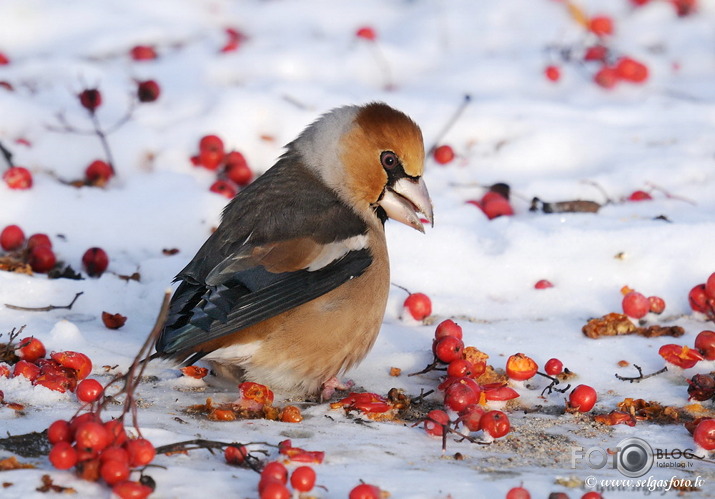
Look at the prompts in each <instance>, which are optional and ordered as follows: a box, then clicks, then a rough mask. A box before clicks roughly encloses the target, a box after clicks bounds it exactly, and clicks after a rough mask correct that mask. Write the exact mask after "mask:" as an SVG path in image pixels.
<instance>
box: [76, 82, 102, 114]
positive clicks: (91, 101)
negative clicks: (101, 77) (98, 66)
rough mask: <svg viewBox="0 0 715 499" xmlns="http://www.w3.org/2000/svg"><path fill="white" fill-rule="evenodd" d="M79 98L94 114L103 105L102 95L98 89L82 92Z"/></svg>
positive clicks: (83, 105)
mask: <svg viewBox="0 0 715 499" xmlns="http://www.w3.org/2000/svg"><path fill="white" fill-rule="evenodd" d="M78 97H79V103H80V104H81V105H82V107H83V108H85V109H86V110H87V111H89V112H90V113H94V112H95V110H96V109H97V108H98V107H99V106H101V105H102V94H101V92H100V91H99V90H97V89H96V88H88V89H86V90H82V92H81V93H80V94H79V96H78Z"/></svg>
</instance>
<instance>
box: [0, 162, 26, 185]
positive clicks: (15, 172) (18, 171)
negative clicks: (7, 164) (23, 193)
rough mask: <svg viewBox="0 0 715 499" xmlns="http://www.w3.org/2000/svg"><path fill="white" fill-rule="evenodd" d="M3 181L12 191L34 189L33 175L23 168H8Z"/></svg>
mask: <svg viewBox="0 0 715 499" xmlns="http://www.w3.org/2000/svg"><path fill="white" fill-rule="evenodd" d="M2 179H3V180H4V181H5V183H6V184H7V186H8V187H9V188H10V189H19V190H22V189H29V188H30V187H32V173H30V170H28V169H27V168H23V167H22V166H13V167H12V168H8V169H7V170H5V173H3V175H2Z"/></svg>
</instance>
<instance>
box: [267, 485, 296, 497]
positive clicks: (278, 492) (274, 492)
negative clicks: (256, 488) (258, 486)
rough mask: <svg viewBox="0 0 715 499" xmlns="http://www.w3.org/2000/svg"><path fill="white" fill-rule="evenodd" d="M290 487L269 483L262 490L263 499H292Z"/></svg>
mask: <svg viewBox="0 0 715 499" xmlns="http://www.w3.org/2000/svg"><path fill="white" fill-rule="evenodd" d="M290 497H291V493H290V490H288V487H286V486H285V485H283V484H282V483H279V482H268V483H266V484H265V485H264V487H263V489H262V490H261V499H290Z"/></svg>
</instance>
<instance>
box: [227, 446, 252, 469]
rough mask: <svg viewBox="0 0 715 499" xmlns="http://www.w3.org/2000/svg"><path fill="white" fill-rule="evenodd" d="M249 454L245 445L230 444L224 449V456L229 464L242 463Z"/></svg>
mask: <svg viewBox="0 0 715 499" xmlns="http://www.w3.org/2000/svg"><path fill="white" fill-rule="evenodd" d="M247 455H248V451H247V450H246V448H245V447H244V446H243V445H240V446H235V445H229V446H228V447H226V448H225V449H224V450H223V457H224V459H226V462H227V463H228V464H242V463H243V462H244V461H245V460H246V456H247Z"/></svg>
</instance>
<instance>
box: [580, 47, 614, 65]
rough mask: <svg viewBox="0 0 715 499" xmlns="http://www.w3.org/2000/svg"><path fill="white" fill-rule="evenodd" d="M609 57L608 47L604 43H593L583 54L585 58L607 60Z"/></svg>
mask: <svg viewBox="0 0 715 499" xmlns="http://www.w3.org/2000/svg"><path fill="white" fill-rule="evenodd" d="M607 57H608V48H606V47H604V46H603V45H593V46H591V47H588V48H587V49H586V53H585V54H584V55H583V60H584V61H599V62H605V61H606V58H607Z"/></svg>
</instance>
